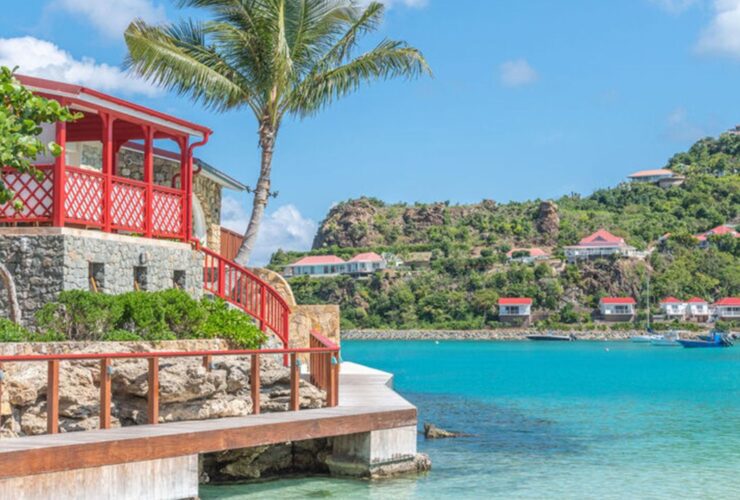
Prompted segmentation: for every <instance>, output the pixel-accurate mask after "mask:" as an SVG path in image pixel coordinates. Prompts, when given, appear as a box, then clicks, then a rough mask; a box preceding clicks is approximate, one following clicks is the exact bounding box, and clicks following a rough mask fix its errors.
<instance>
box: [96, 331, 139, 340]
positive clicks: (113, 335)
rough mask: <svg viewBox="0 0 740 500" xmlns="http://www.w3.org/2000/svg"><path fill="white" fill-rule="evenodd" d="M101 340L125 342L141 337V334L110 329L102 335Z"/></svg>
mask: <svg viewBox="0 0 740 500" xmlns="http://www.w3.org/2000/svg"><path fill="white" fill-rule="evenodd" d="M102 340H105V341H110V342H127V341H133V340H143V339H142V338H141V335H139V334H137V333H134V332H129V331H128V330H112V331H110V332H108V333H106V334H105V335H103V339H102Z"/></svg>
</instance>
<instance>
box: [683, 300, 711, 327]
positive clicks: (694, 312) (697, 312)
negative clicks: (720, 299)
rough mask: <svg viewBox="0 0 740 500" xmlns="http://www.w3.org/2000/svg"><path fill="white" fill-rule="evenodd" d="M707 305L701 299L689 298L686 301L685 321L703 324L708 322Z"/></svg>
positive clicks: (708, 312)
mask: <svg viewBox="0 0 740 500" xmlns="http://www.w3.org/2000/svg"><path fill="white" fill-rule="evenodd" d="M709 314H710V311H709V303H708V302H707V301H706V300H704V299H702V298H701V297H691V298H690V299H689V300H688V301H686V319H689V320H692V321H698V322H700V323H704V322H707V321H709Z"/></svg>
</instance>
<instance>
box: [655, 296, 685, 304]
mask: <svg viewBox="0 0 740 500" xmlns="http://www.w3.org/2000/svg"><path fill="white" fill-rule="evenodd" d="M660 303H661V304H681V303H682V302H681V301H680V300H678V299H677V298H676V297H666V298H664V299H663V300H661V301H660Z"/></svg>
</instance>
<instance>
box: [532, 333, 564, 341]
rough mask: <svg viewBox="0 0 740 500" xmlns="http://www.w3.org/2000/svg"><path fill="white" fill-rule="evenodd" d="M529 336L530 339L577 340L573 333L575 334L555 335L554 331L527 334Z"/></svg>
mask: <svg viewBox="0 0 740 500" xmlns="http://www.w3.org/2000/svg"><path fill="white" fill-rule="evenodd" d="M527 338H528V339H529V340H538V341H550V342H572V341H574V340H576V336H575V335H573V334H570V335H555V334H554V333H552V332H548V333H546V334H533V335H527Z"/></svg>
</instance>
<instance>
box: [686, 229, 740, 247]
mask: <svg viewBox="0 0 740 500" xmlns="http://www.w3.org/2000/svg"><path fill="white" fill-rule="evenodd" d="M725 235H730V236H734V237H735V238H740V233H739V232H737V230H736V229H735V228H734V227H732V226H728V225H724V224H723V225H721V226H717V227H715V228H713V229H710V230H709V231H706V232H704V233H701V234H695V235H694V238H696V239H697V240H699V246H700V247H702V248H706V247H708V246H709V240H708V238H709V237H710V236H725Z"/></svg>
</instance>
